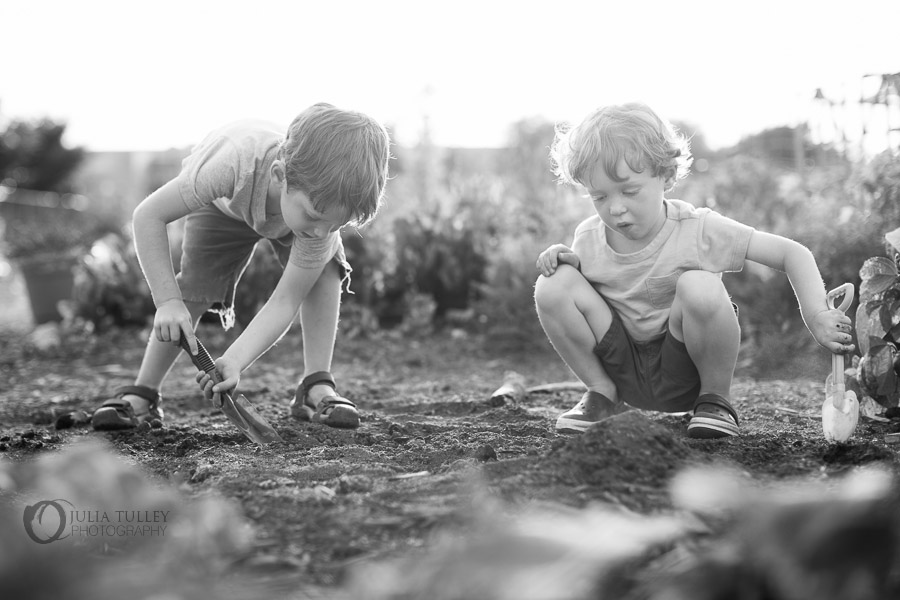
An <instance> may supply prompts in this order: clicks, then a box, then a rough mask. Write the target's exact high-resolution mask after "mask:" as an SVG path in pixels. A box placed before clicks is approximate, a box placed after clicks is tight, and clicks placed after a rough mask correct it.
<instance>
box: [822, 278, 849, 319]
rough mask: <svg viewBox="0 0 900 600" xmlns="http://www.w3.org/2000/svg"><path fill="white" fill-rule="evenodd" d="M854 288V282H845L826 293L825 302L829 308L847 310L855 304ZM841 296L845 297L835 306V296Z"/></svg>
mask: <svg viewBox="0 0 900 600" xmlns="http://www.w3.org/2000/svg"><path fill="white" fill-rule="evenodd" d="M854 290H855V288H854V287H853V284H852V283H845V284H844V285H841V286H838V287H836V288H834V289H833V290H831V291H830V292H828V293H827V294H826V295H825V304H826V305H827V306H828V308H829V309H832V308H837V309H838V310H839V311H841V312H847V309H848V308H850V305H851V304H853V294H854ZM841 296H843V297H844V298H843V300H841V303H840V304H839V305H838V306H837V307H835V305H834V300H835V298H840V297H841Z"/></svg>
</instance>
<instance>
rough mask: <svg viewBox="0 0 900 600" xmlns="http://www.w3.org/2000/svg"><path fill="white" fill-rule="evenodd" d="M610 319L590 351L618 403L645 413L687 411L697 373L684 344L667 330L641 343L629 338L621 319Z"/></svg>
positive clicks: (696, 388)
mask: <svg viewBox="0 0 900 600" xmlns="http://www.w3.org/2000/svg"><path fill="white" fill-rule="evenodd" d="M612 314H613V320H612V324H611V325H610V327H609V330H608V331H607V332H606V335H604V336H603V339H602V340H600V342H599V343H598V344H597V346H596V347H595V348H594V354H596V355H597V357H598V358H599V359H600V362H601V363H602V364H603V368H604V370H605V371H606V374H607V375H609V377H610V379H612V380H613V383H615V384H616V391H617V392H618V395H619V400H621V401H623V402H625V403H626V404H629V405H631V406H634V407H636V408H643V409H647V410H656V411H661V412H687V411H690V410H693V408H694V402H695V401H696V400H697V396H698V394H699V393H700V373H699V372H698V371H697V367H696V366H695V365H694V361H692V360H691V357H690V355H688V352H687V347H686V346H685V345H684V342H680V341H678V340H677V339H675V336H673V335H672V333H671V332H670V331H667V332H666V333H665V334H662V335H660V336H659V337H657V338H654V339H652V340H648V341H645V342H638V341H635V340H634V339H632V337H631V335H630V334H629V333H628V331H627V330H626V329H625V325H624V324H623V323H622V319H621V317H619V315H618V314H617V313H616V311H612Z"/></svg>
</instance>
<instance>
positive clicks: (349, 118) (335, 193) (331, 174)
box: [279, 102, 390, 225]
mask: <svg viewBox="0 0 900 600" xmlns="http://www.w3.org/2000/svg"><path fill="white" fill-rule="evenodd" d="M279 158H280V159H281V160H283V161H284V166H285V172H286V176H287V187H288V189H291V190H299V191H302V192H303V193H305V194H306V195H307V196H309V200H310V202H312V205H313V207H314V208H315V209H316V210H317V211H320V212H325V211H326V210H328V209H330V208H332V207H333V206H334V205H339V206H341V207H342V208H343V209H344V211H345V213H346V215H347V216H348V218H349V220H350V221H351V222H352V223H354V224H356V225H363V224H365V223H367V222H369V221H371V220H372V219H373V218H374V217H375V214H376V213H377V212H378V209H379V207H380V206H381V202H382V199H383V197H384V187H385V184H386V182H387V177H388V160H389V159H390V137H389V136H388V133H387V130H386V129H385V128H384V126H383V125H381V124H380V123H378V122H377V121H375V120H374V119H372V118H371V117H369V116H367V115H365V114H363V113H360V112H355V111H348V110H341V109H338V108H335V107H334V106H332V105H331V104H328V103H325V102H320V103H318V104H314V105H312V106H310V107H309V108H307V109H306V110H304V111H303V112H301V113H300V114H299V115H297V117H296V118H295V119H294V120H293V122H292V123H291V125H290V127H289V128H288V131H287V135H286V137H285V139H284V141H283V142H282V144H281V148H280V149H279Z"/></svg>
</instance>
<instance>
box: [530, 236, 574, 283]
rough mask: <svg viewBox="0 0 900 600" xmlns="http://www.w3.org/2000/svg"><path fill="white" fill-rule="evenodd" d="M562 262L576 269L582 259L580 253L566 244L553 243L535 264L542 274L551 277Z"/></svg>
mask: <svg viewBox="0 0 900 600" xmlns="http://www.w3.org/2000/svg"><path fill="white" fill-rule="evenodd" d="M560 264H567V265H572V266H573V267H575V268H576V269H577V268H578V267H579V266H581V260H579V258H578V255H577V254H575V253H574V252H572V249H571V248H569V247H568V246H566V245H564V244H553V245H552V246H550V247H549V248H547V249H546V250H544V251H543V252H541V254H540V256H538V259H537V263H536V264H535V266H536V267H537V269H538V271H540V272H541V275H543V276H544V277H550V276H551V275H553V274H554V273H556V268H557V267H558V266H559V265H560Z"/></svg>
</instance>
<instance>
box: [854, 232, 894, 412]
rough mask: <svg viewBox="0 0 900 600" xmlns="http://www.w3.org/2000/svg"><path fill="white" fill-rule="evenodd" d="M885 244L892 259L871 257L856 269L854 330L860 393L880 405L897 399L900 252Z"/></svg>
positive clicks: (886, 404) (892, 402) (889, 405)
mask: <svg viewBox="0 0 900 600" xmlns="http://www.w3.org/2000/svg"><path fill="white" fill-rule="evenodd" d="M897 231H898V232H900V230H897ZM894 233H896V232H894ZM890 235H891V234H888V236H890ZM887 246H888V251H889V253H891V254H892V255H893V256H894V257H895V259H894V260H891V259H888V258H885V257H882V256H876V257H872V258H870V259H868V260H867V261H866V262H865V263H863V266H862V268H861V269H860V271H859V276H860V278H861V279H862V285H860V288H859V295H860V303H859V309H858V310H857V312H856V333H857V337H858V340H859V347H860V352H861V353H862V357H861V358H860V360H859V364H858V366H857V381H858V382H859V385H860V388H861V389H862V391H863V393H865V394H866V395H868V396H869V397H871V398H873V399H874V400H875V401H876V402H878V403H879V404H881V405H882V406H885V407H893V406H897V405H898V403H900V379H898V373H897V369H898V366H900V350H898V342H900V273H898V269H897V262H896V257H898V256H900V252H898V250H897V249H895V248H893V247H892V246H891V244H890V243H888V244H887Z"/></svg>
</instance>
